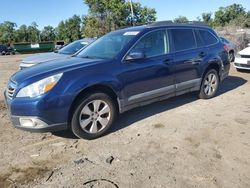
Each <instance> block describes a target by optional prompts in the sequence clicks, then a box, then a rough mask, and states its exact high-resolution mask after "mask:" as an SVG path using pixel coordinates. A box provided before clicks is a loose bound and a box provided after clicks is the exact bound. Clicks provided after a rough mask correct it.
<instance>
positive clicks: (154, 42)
mask: <svg viewBox="0 0 250 188" xmlns="http://www.w3.org/2000/svg"><path fill="white" fill-rule="evenodd" d="M131 51H132V52H136V51H141V52H143V53H144V54H145V56H146V57H153V56H159V55H163V54H167V53H169V38H168V35H167V31H166V30H160V31H153V32H150V33H149V34H147V35H145V36H144V37H142V38H141V39H140V40H139V42H138V43H137V44H136V45H135V46H134V48H133V49H132V50H131Z"/></svg>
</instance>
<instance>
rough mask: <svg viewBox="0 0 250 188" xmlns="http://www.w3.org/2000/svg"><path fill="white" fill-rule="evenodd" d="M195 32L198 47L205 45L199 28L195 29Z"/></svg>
mask: <svg viewBox="0 0 250 188" xmlns="http://www.w3.org/2000/svg"><path fill="white" fill-rule="evenodd" d="M194 33H195V38H196V43H197V47H198V48H199V47H203V46H204V42H203V40H202V38H201V36H200V32H199V31H198V30H195V31H194Z"/></svg>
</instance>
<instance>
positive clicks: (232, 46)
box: [220, 37, 237, 62]
mask: <svg viewBox="0 0 250 188" xmlns="http://www.w3.org/2000/svg"><path fill="white" fill-rule="evenodd" d="M220 39H221V41H222V42H223V43H224V44H225V48H226V49H227V52H228V57H229V61H230V62H234V60H235V53H236V52H237V46H236V44H234V43H233V42H232V41H230V40H228V39H226V38H224V37H220Z"/></svg>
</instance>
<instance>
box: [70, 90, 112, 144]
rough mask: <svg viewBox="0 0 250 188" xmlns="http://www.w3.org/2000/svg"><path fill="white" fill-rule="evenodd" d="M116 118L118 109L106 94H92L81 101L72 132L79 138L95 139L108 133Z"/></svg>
mask: <svg viewBox="0 0 250 188" xmlns="http://www.w3.org/2000/svg"><path fill="white" fill-rule="evenodd" d="M115 118H116V107H115V104H114V101H113V100H112V98H111V97H109V96H108V95H106V94H105V93H90V94H88V95H87V96H86V97H84V98H83V99H82V100H79V101H78V102H77V104H76V107H75V109H74V112H73V116H72V120H71V130H72V132H73V133H74V134H75V135H76V136H77V137H79V138H83V139H88V140H90V139H95V138H98V137H100V136H102V135H103V134H105V133H106V132H107V130H108V129H109V128H110V127H111V126H112V124H113V122H114V120H115Z"/></svg>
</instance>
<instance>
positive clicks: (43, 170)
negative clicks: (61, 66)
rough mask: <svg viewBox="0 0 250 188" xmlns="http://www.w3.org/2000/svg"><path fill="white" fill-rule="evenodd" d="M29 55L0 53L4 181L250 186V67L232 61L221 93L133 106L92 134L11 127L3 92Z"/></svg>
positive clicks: (112, 186)
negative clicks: (88, 138) (206, 97)
mask: <svg viewBox="0 0 250 188" xmlns="http://www.w3.org/2000/svg"><path fill="white" fill-rule="evenodd" d="M23 57H24V56H22V55H17V56H6V57H0V92H1V95H0V127H1V129H0V187H1V188H4V187H53V188H54V187H98V188H99V187H107V188H117V187H119V188H123V187H125V188H127V187H131V188H132V187H133V188H134V187H136V188H137V187H138V188H139V187H143V188H147V187H164V188H166V187H171V188H172V187H185V188H189V187H209V188H213V187H225V188H236V187H239V188H248V187H250V72H244V73H238V72H236V71H235V69H234V68H233V67H232V68H231V71H230V76H229V77H228V79H227V80H225V81H224V82H223V84H222V85H221V87H220V91H219V93H218V96H217V97H215V98H213V99H211V100H198V99H197V97H196V95H195V94H188V95H184V96H180V97H176V98H173V99H170V100H167V101H163V102H159V103H155V104H152V105H149V106H146V107H142V108H137V109H134V110H131V111H129V112H126V113H125V114H123V115H122V116H120V117H119V119H118V121H117V122H116V124H115V126H114V127H113V129H112V130H111V131H110V133H109V134H108V135H106V136H104V137H102V138H99V139H96V140H92V141H86V140H79V139H77V138H75V137H74V136H73V135H72V134H71V133H69V132H66V131H64V132H59V133H53V134H51V133H45V134H38V133H29V132H25V131H21V130H17V129H15V128H13V127H12V125H11V123H10V121H9V119H8V115H7V111H6V107H5V105H4V101H3V91H4V89H5V87H6V83H7V80H8V78H9V76H10V75H11V74H13V73H14V72H15V71H17V70H18V64H19V61H20V60H21V59H22V58H23Z"/></svg>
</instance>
